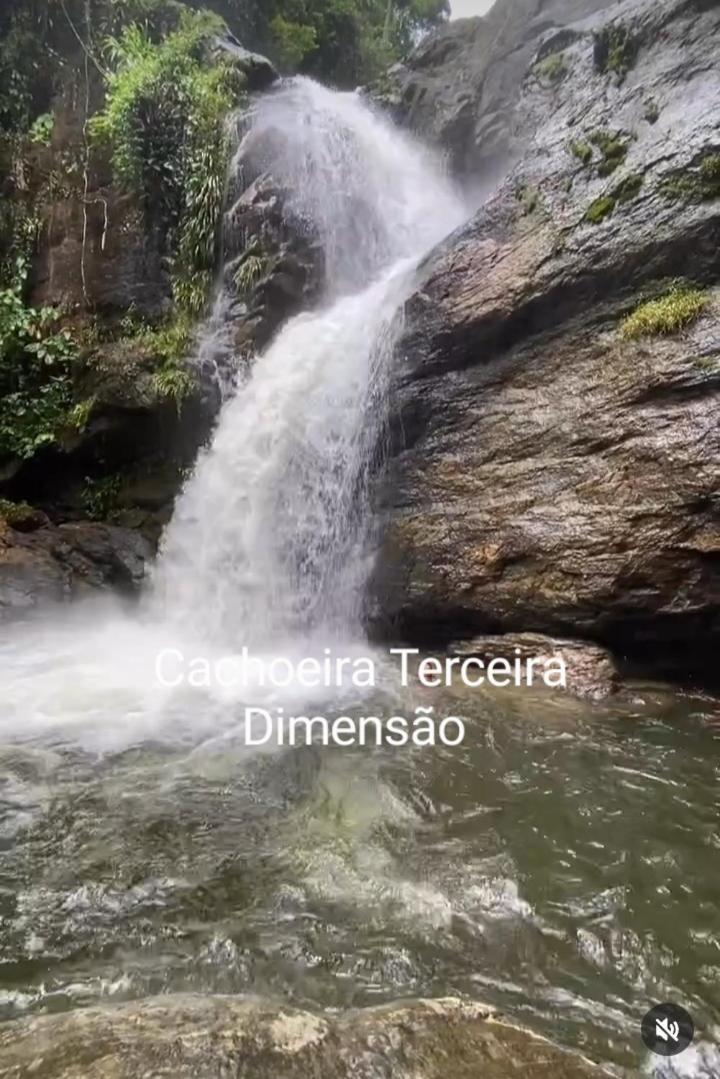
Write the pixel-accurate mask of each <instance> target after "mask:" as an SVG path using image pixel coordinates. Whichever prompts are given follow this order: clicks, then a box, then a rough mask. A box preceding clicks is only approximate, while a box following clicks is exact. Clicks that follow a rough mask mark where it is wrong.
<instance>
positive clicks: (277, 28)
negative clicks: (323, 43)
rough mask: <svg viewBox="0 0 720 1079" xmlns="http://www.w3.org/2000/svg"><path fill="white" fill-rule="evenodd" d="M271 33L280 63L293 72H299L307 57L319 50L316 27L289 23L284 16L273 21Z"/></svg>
mask: <svg viewBox="0 0 720 1079" xmlns="http://www.w3.org/2000/svg"><path fill="white" fill-rule="evenodd" d="M270 32H271V34H272V36H273V41H274V43H275V49H276V52H277V56H278V59H279V61H280V63H281V64H282V65H283V66H284V67H288V68H290V69H291V70H297V68H299V67H300V64H301V63H302V61H303V60H304V59H305V57H306V56H307V55H308V54H309V53H311V52H313V50H314V49H316V48H317V43H318V42H317V32H316V30H315V27H314V26H307V25H303V24H302V23H297V22H289V21H288V20H287V19H286V18H285V17H284V16H283V15H276V16H275V18H274V19H272V21H271V22H270Z"/></svg>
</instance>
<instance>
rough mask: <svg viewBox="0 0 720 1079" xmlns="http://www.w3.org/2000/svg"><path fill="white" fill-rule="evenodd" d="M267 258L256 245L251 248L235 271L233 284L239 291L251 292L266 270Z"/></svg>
mask: <svg viewBox="0 0 720 1079" xmlns="http://www.w3.org/2000/svg"><path fill="white" fill-rule="evenodd" d="M267 268H268V260H267V257H266V256H265V255H263V254H262V253H261V251H260V249H259V248H258V247H253V248H251V249H250V250H249V251H248V252H247V254H246V255H245V257H244V258H243V260H242V262H241V263H240V265H239V266H238V268H237V270H236V272H235V285H236V287H237V289H238V290H239V291H240V292H241V293H248V292H251V291H252V289H253V288H254V287H255V285H256V284H257V283H258V281H260V280H261V278H262V277H263V275H264V274H265V273H266V272H267Z"/></svg>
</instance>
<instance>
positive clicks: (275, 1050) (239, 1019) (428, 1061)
mask: <svg viewBox="0 0 720 1079" xmlns="http://www.w3.org/2000/svg"><path fill="white" fill-rule="evenodd" d="M0 1065H2V1071H3V1075H4V1076H5V1077H6V1079H25V1077H29V1076H31V1075H32V1076H33V1077H34V1079H137V1077H138V1076H141V1075H142V1076H146V1077H148V1079H149V1077H153V1079H160V1077H161V1076H167V1077H168V1079H220V1077H221V1076H230V1075H237V1076H242V1077H243V1079H310V1077H312V1079H391V1077H392V1079H447V1077H449V1076H452V1079H479V1077H482V1079H511V1077H513V1076H518V1077H520V1076H525V1075H528V1074H532V1076H533V1079H586V1077H587V1079H589V1077H591V1076H600V1075H606V1074H607V1073H606V1072H605V1071H603V1069H601V1068H600V1067H597V1066H595V1065H593V1064H591V1062H590V1061H587V1060H585V1059H584V1058H582V1057H579V1056H576V1055H574V1054H570V1053H565V1052H563V1051H561V1050H560V1049H557V1048H555V1047H554V1046H553V1045H551V1044H550V1043H549V1042H547V1041H545V1040H544V1039H543V1038H540V1037H537V1036H536V1035H534V1034H531V1033H530V1032H528V1031H526V1030H522V1029H521V1028H519V1027H514V1026H512V1025H511V1024H509V1023H506V1022H505V1021H504V1020H503V1019H502V1018H501V1017H499V1016H497V1015H496V1014H495V1013H494V1012H493V1011H492V1009H490V1008H487V1007H484V1006H483V1005H480V1004H471V1003H464V1002H462V1001H459V1000H453V999H448V1000H438V1001H418V1002H416V1003H410V1004H407V1005H400V1006H397V1005H396V1006H392V1007H388V1008H382V1009H372V1010H369V1011H364V1012H357V1013H355V1014H351V1015H349V1016H348V1017H346V1018H342V1019H338V1020H330V1019H324V1018H320V1017H319V1016H315V1015H311V1014H308V1013H306V1012H300V1011H296V1010H295V1009H291V1008H285V1007H274V1006H272V1005H270V1004H265V1003H263V1002H262V1001H257V1000H253V999H238V998H233V997H171V996H166V997H161V998H157V999H156V1000H152V1001H145V1002H143V1003H140V1004H130V1005H126V1006H123V1007H120V1008H107V1009H98V1008H88V1009H85V1010H83V1011H77V1012H72V1013H70V1014H68V1015H55V1016H52V1017H41V1018H38V1019H31V1020H28V1021H22V1022H16V1023H8V1024H5V1025H4V1026H2V1027H0Z"/></svg>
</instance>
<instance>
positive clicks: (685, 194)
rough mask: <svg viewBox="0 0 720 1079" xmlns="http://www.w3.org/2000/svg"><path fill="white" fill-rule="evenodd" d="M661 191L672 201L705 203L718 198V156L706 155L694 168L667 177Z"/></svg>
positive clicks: (719, 177) (719, 159) (719, 192)
mask: <svg viewBox="0 0 720 1079" xmlns="http://www.w3.org/2000/svg"><path fill="white" fill-rule="evenodd" d="M661 190H662V193H663V194H664V195H665V197H666V198H668V199H671V200H673V201H677V200H681V199H682V200H685V201H688V202H706V201H709V200H711V199H717V198H720V154H717V153H709V154H706V155H705V156H704V157H703V159H702V160H701V161H700V163H699V164H698V165H696V166H695V167H694V168H688V169H687V170H685V171H684V172H676V173H675V174H674V175H672V176H669V177H667V178H666V179H665V180H664V181H663V183H662V184H661Z"/></svg>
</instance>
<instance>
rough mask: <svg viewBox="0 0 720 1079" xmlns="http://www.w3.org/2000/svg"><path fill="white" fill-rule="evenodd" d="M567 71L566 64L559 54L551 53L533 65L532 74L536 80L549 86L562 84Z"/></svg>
mask: <svg viewBox="0 0 720 1079" xmlns="http://www.w3.org/2000/svg"><path fill="white" fill-rule="evenodd" d="M569 71H570V67H569V65H568V62H567V60H566V59H565V56H564V55H563V54H562V53H561V52H553V53H551V54H550V55H549V56H546V57H545V58H544V59H543V60H538V62H537V63H536V64H534V65H533V74H534V75H535V76H536V77H537V79H538V80H539V81H540V82H542V83H546V84H548V85H551V86H552V85H555V84H556V83H559V82H562V81H563V79H564V78H565V77H566V76H567V75H568V73H569Z"/></svg>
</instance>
